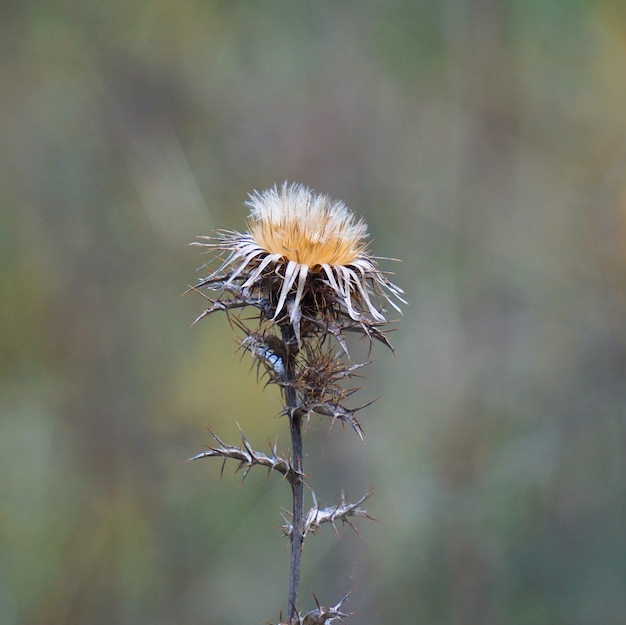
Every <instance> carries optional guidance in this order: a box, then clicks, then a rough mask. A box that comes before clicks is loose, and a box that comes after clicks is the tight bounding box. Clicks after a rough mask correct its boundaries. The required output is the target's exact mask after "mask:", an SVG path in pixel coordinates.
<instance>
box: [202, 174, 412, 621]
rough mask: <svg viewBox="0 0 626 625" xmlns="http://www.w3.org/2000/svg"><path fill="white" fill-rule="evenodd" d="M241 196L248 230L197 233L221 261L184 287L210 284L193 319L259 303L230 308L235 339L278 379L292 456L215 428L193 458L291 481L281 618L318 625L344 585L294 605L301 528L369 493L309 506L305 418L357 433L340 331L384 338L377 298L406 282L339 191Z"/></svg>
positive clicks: (349, 512)
mask: <svg viewBox="0 0 626 625" xmlns="http://www.w3.org/2000/svg"><path fill="white" fill-rule="evenodd" d="M246 204H247V205H248V206H249V207H250V215H249V218H248V229H247V231H246V232H244V233H241V232H233V231H220V232H219V233H218V234H217V236H215V237H200V239H201V240H200V241H198V242H196V243H195V245H200V246H203V247H206V248H208V251H209V253H210V254H211V260H210V261H209V263H207V264H206V265H204V267H208V266H212V265H213V263H216V262H217V263H218V264H219V266H218V268H217V269H215V270H213V271H212V272H211V273H210V274H209V276H208V277H206V278H204V279H202V280H200V282H199V283H198V284H197V285H196V286H195V287H192V289H191V290H195V291H198V290H199V289H205V288H206V289H209V290H212V291H217V292H218V296H217V297H216V298H215V299H212V298H211V297H208V296H206V295H205V297H206V299H207V300H209V302H210V304H209V307H208V308H206V310H204V311H203V312H202V314H201V315H200V316H199V317H198V318H197V319H196V321H198V320H199V319H202V318H203V317H206V316H208V315H210V314H212V313H214V312H218V311H226V312H229V311H231V310H236V309H242V308H246V307H254V308H256V309H257V310H258V311H259V315H258V319H256V320H255V321H256V322H255V323H253V324H252V327H249V326H248V323H249V321H250V320H249V319H245V320H244V319H243V318H242V317H241V316H240V315H237V314H234V315H231V316H229V318H230V320H231V322H232V323H234V325H236V326H237V327H238V328H239V330H240V331H241V332H242V333H243V335H244V338H243V340H242V341H241V348H242V349H243V350H246V351H248V352H249V353H250V354H251V355H252V357H253V359H254V361H255V362H256V364H257V366H258V368H259V370H260V371H261V372H262V373H263V374H265V375H266V379H267V383H268V384H276V385H278V387H279V388H280V390H281V397H282V400H283V410H282V414H283V415H285V416H287V418H288V420H289V431H290V435H291V455H290V456H287V457H284V456H281V455H280V453H279V452H278V449H277V443H275V444H274V445H273V446H272V448H271V453H270V454H269V455H268V454H264V453H262V452H259V451H256V450H255V449H253V447H252V445H251V444H250V442H249V441H248V439H247V438H246V437H245V435H244V434H243V432H242V433H241V437H242V443H241V445H227V444H226V443H224V442H222V440H221V439H220V438H218V437H217V435H215V434H213V437H214V439H215V441H216V444H214V445H212V446H210V447H209V449H208V450H207V451H205V452H203V453H201V454H197V455H196V456H194V458H214V457H216V458H221V459H222V461H223V462H226V461H227V460H235V461H236V462H237V466H238V468H239V469H241V470H242V471H243V472H244V477H245V475H247V473H248V471H250V469H251V468H252V467H254V466H262V467H266V468H267V469H268V470H269V471H278V472H279V473H281V474H282V475H283V477H284V478H285V479H286V480H287V481H288V482H289V483H290V485H291V489H292V502H293V505H292V513H291V514H290V517H289V521H288V522H287V524H286V525H285V526H283V531H284V534H285V535H286V536H287V537H288V538H289V541H290V542H291V560H290V574H289V595H288V600H287V606H288V614H287V620H286V621H283V620H282V618H281V623H288V624H289V625H296V624H297V625H316V624H318V625H321V624H323V623H326V622H328V623H330V622H331V621H333V620H341V618H345V617H347V616H349V614H344V613H343V612H342V611H341V606H342V604H343V602H344V601H345V600H346V598H347V596H346V597H344V598H343V599H342V600H341V601H340V602H339V603H338V604H337V605H335V606H334V607H333V608H323V607H322V606H321V605H320V604H319V603H318V602H317V600H316V603H317V608H315V609H313V610H311V611H309V612H307V613H304V614H303V613H300V612H299V611H298V609H297V600H298V589H299V583H300V567H301V557H302V547H303V543H304V539H305V537H306V536H307V535H308V534H309V533H314V531H315V530H316V529H317V528H319V527H320V525H321V524H322V523H329V524H331V525H332V526H333V527H336V523H337V522H338V521H341V522H342V523H347V524H348V525H349V526H350V527H354V526H353V525H352V520H353V519H354V518H359V517H360V518H371V517H370V516H369V515H368V514H367V512H366V511H365V510H363V509H362V508H361V504H362V503H363V502H364V501H365V500H366V499H367V498H368V497H369V494H370V493H368V494H367V495H364V496H363V497H361V498H360V499H358V500H357V501H355V502H352V503H350V502H349V501H347V500H346V498H345V496H344V495H343V494H342V498H341V501H340V502H339V503H338V504H337V505H335V506H330V507H325V508H322V507H321V506H319V505H318V503H317V500H316V499H315V496H314V495H313V500H314V501H313V507H312V508H310V510H309V511H308V512H307V513H305V508H304V496H305V485H307V484H308V476H307V474H306V473H305V472H304V469H303V458H304V453H303V437H302V434H303V424H306V423H308V421H309V419H310V417H311V415H317V416H319V417H322V418H328V419H330V421H331V424H332V423H335V422H336V421H339V422H341V423H342V424H345V425H349V426H350V427H351V428H352V429H353V430H354V431H356V433H357V434H358V435H359V436H360V437H361V438H363V430H362V428H361V425H360V424H359V422H358V421H357V419H356V416H355V414H356V413H357V411H359V410H361V409H362V408H364V407H365V406H361V407H359V408H352V407H349V406H347V405H346V402H347V401H350V402H351V401H352V399H351V398H352V395H353V393H354V392H355V391H356V390H357V389H355V388H350V387H349V386H346V383H347V382H349V381H350V380H351V379H352V378H353V377H360V376H359V372H360V369H361V367H363V364H355V363H353V362H352V360H351V359H350V357H349V355H348V349H347V345H346V340H345V333H346V332H347V331H356V332H360V333H362V334H364V335H365V336H367V337H369V338H370V339H372V338H375V339H378V340H380V341H382V342H384V343H385V344H386V345H389V343H388V341H387V338H386V336H385V333H384V329H385V325H386V323H387V319H386V313H387V311H386V309H385V307H386V306H387V305H390V306H392V307H393V308H395V309H396V310H398V311H399V308H398V305H397V303H396V302H403V303H404V300H403V299H402V289H400V288H399V287H397V286H396V285H395V284H393V283H391V282H390V281H389V280H388V279H387V277H386V276H385V274H384V273H383V272H382V271H381V269H380V268H379V267H378V264H377V260H379V259H377V258H376V257H374V256H372V255H371V254H370V253H369V251H368V245H367V227H366V225H365V222H364V221H362V220H359V219H356V218H355V217H354V216H353V215H352V213H351V212H350V211H349V210H348V209H347V208H346V206H345V205H344V204H343V203H342V202H340V201H336V200H332V199H331V198H329V197H328V196H326V195H318V194H316V193H314V192H313V191H311V190H310V189H308V188H306V187H304V186H302V185H298V184H289V183H286V182H285V183H284V184H283V185H282V186H281V187H277V186H274V187H272V188H271V189H268V190H266V191H262V192H254V193H253V194H251V195H250V197H249V200H248V202H246ZM204 267H203V268H204ZM203 295H204V294H203ZM394 300H395V301H394ZM333 339H335V340H336V341H337V342H338V343H339V345H340V346H341V348H342V349H343V352H342V351H341V350H338V349H337V343H336V342H335V340H333ZM366 405H369V404H366ZM222 468H223V465H222Z"/></svg>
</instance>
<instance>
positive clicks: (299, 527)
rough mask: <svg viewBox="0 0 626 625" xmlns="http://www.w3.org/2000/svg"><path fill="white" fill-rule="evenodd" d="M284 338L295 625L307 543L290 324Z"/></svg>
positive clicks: (290, 608) (290, 611) (290, 605)
mask: <svg viewBox="0 0 626 625" xmlns="http://www.w3.org/2000/svg"><path fill="white" fill-rule="evenodd" d="M280 331H281V338H282V340H283V343H284V344H285V347H286V348H287V358H286V360H287V362H286V363H285V370H286V383H285V386H284V389H285V404H286V405H285V408H286V411H287V415H288V416H289V430H290V432H291V450H292V455H293V459H292V463H293V468H294V470H295V471H296V475H298V477H297V478H296V479H294V480H291V491H292V496H293V510H292V512H293V519H292V522H293V530H292V532H291V563H290V571H289V598H288V600H287V622H288V623H291V622H292V621H293V620H295V619H296V617H297V616H298V611H297V602H298V589H299V586H300V565H301V562H302V546H303V543H304V481H303V480H302V477H300V476H301V475H302V474H303V471H302V455H303V453H302V415H300V414H298V412H297V411H296V408H297V397H296V390H295V386H294V384H293V382H294V380H295V358H296V352H295V351H294V346H295V345H296V342H295V338H296V337H295V333H294V330H293V327H292V326H291V325H290V324H285V325H282V326H281V328H280Z"/></svg>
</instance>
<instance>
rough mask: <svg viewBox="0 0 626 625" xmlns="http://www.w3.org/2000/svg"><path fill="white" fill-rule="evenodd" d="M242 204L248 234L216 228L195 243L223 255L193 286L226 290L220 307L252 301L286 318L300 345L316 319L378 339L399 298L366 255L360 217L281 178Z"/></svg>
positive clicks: (399, 292) (334, 329) (336, 330)
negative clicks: (227, 295) (245, 209)
mask: <svg viewBox="0 0 626 625" xmlns="http://www.w3.org/2000/svg"><path fill="white" fill-rule="evenodd" d="M246 204H247V205H248V206H249V207H250V209H251V210H250V216H249V219H248V231H247V232H245V233H241V232H232V231H221V232H219V233H218V236H216V237H199V238H200V239H202V241H198V242H196V243H195V245H200V246H204V247H208V248H210V250H212V251H214V252H215V253H216V254H218V255H219V256H220V258H221V259H222V263H221V265H220V266H219V268H218V269H217V270H215V271H214V272H213V273H211V275H209V276H208V277H207V278H205V279H204V280H202V281H201V282H200V283H199V284H198V285H197V288H198V287H209V288H211V289H222V290H224V291H226V292H229V293H231V294H232V296H233V300H232V301H230V302H229V303H227V304H225V302H223V301H222V305H224V304H225V305H226V307H236V306H247V305H251V306H256V307H257V308H259V309H260V310H261V313H262V315H263V317H264V318H265V319H268V320H272V321H276V322H285V321H287V322H288V323H290V324H291V325H292V326H293V328H294V332H295V335H296V337H297V339H298V342H300V339H301V326H302V325H306V327H305V328H304V329H303V330H302V333H303V334H306V332H307V331H308V329H309V327H310V326H311V324H312V326H316V324H319V323H320V322H324V323H326V324H327V327H329V328H330V331H331V332H333V333H334V334H335V335H337V334H341V333H342V332H343V330H345V329H349V328H353V327H355V326H356V327H357V328H359V329H360V330H362V331H364V332H365V333H367V334H368V335H371V334H373V335H374V336H376V337H377V338H381V337H380V336H378V334H379V333H378V332H377V330H376V328H377V326H378V325H381V324H384V323H385V321H386V318H385V309H384V306H385V305H386V304H387V303H388V304H390V305H391V306H393V307H394V308H395V309H396V310H398V311H399V308H398V306H397V304H396V303H395V302H394V301H393V298H395V299H396V300H398V301H400V302H404V300H403V299H402V290H401V289H400V288H399V287H397V286H396V285H394V284H393V283H391V282H390V281H389V280H388V279H387V278H386V277H385V275H384V274H383V272H382V271H381V270H380V269H379V267H378V265H377V263H376V261H377V260H378V259H377V258H375V257H374V256H371V255H370V254H369V253H368V248H367V241H366V239H367V226H366V225H365V222H364V221H362V220H357V219H355V217H354V216H353V215H352V213H351V212H350V211H349V210H348V209H347V208H346V206H345V205H344V204H343V202H341V201H338V200H333V199H331V198H330V197H328V196H326V195H318V194H316V193H314V192H313V191H311V190H310V189H308V188H307V187H304V186H302V185H299V184H289V183H287V182H285V183H283V185H282V186H281V187H277V186H274V187H272V188H271V189H268V190H266V191H262V192H254V193H252V194H251V195H250V196H249V200H248V201H247V202H246ZM211 312H212V311H211ZM202 316H204V315H202ZM307 324H308V325H307Z"/></svg>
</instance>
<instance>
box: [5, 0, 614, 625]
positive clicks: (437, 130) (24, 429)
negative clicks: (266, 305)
mask: <svg viewBox="0 0 626 625" xmlns="http://www.w3.org/2000/svg"><path fill="white" fill-rule="evenodd" d="M0 13H1V15H0V53H1V56H0V80H1V83H2V85H3V89H2V92H3V95H2V107H1V108H0V137H1V138H2V145H3V147H4V149H3V150H2V151H1V152H0V183H1V186H2V189H3V193H2V195H1V196H0V202H1V208H0V261H1V262H0V295H1V306H0V321H1V324H2V328H3V331H2V332H1V333H0V376H1V377H0V551H1V552H2V554H3V558H2V559H1V560H0V615H2V619H1V622H2V623H3V624H4V623H6V624H7V625H12V624H20V625H30V624H31V623H32V624H33V625H34V624H35V623H37V624H41V623H50V624H53V623H54V624H55V625H61V624H63V623H68V624H69V623H78V622H80V623H89V624H90V625H95V624H97V623H103V624H105V623H106V624H107V625H110V624H111V623H132V622H152V623H155V625H158V624H163V625H165V624H170V623H176V624H178V625H181V624H184V623H200V622H206V623H218V622H220V623H242V622H260V620H261V619H263V618H268V619H274V620H276V619H277V617H278V614H277V613H278V608H279V607H280V606H281V605H283V602H284V600H285V596H286V588H287V568H288V550H287V548H286V545H285V543H284V541H283V542H281V541H280V540H278V539H277V536H278V535H279V532H278V531H277V530H276V528H275V526H276V525H279V524H280V523H281V520H280V514H279V508H280V506H288V505H289V497H288V492H287V491H288V489H287V488H286V486H285V484H284V483H282V482H280V481H279V480H276V479H273V478H272V479H270V480H269V481H265V476H263V475H258V476H257V475H251V476H250V477H249V478H248V481H247V482H246V483H245V485H244V486H243V487H242V488H237V487H236V485H237V484H238V483H239V479H240V478H239V477H238V476H235V477H233V476H232V468H231V469H229V468H228V467H227V469H226V471H225V475H224V478H223V479H222V481H219V466H218V465H217V464H214V465H212V464H211V463H209V462H207V463H191V464H185V463H184V460H185V459H186V458H188V457H189V456H191V455H193V454H194V453H197V452H198V451H200V450H201V449H202V448H203V446H204V445H205V444H207V443H209V442H210V437H209V435H208V432H207V431H206V430H205V427H204V426H205V425H209V426H210V427H211V428H212V429H213V430H215V431H216V432H218V433H219V434H220V435H221V436H223V437H224V439H225V440H227V441H229V442H235V441H236V440H237V436H238V434H237V430H236V427H235V422H237V421H238V422H239V423H240V424H241V426H242V427H243V429H244V430H245V431H246V433H247V434H248V436H249V437H250V439H251V441H252V442H253V443H254V444H255V445H256V446H257V447H260V448H263V445H265V441H266V440H267V439H268V438H269V439H273V438H274V436H275V435H276V433H278V434H279V436H280V439H279V440H280V444H281V445H284V446H286V445H287V438H288V437H287V431H286V428H285V422H284V419H274V416H275V415H276V413H277V412H278V410H279V402H278V399H277V398H276V396H275V395H273V394H272V390H271V389H268V390H267V391H265V392H261V386H260V385H258V384H257V382H256V380H255V374H254V372H253V371H252V372H251V371H249V361H248V359H247V358H245V357H244V358H243V360H242V361H240V358H239V355H238V354H235V349H236V343H235V341H234V337H233V335H232V332H231V330H230V328H229V326H228V324H227V322H226V320H225V319H217V318H215V319H211V320H209V321H203V322H202V323H201V324H199V325H198V326H196V327H194V328H192V329H190V328H189V327H188V326H189V323H190V322H191V321H192V320H193V319H194V318H195V316H196V315H197V314H198V312H199V311H200V310H201V309H202V305H203V302H202V301H201V300H200V298H198V297H197V296H194V295H193V294H191V295H187V296H186V297H184V298H182V299H181V298H180V297H179V295H180V294H181V293H182V292H183V291H184V290H185V288H186V285H187V284H189V283H193V282H194V281H195V274H194V269H195V268H196V267H197V266H199V265H201V264H202V258H201V257H198V255H197V252H194V251H193V249H190V248H188V247H187V243H188V242H189V241H191V240H193V238H194V237H195V236H196V235H198V234H207V233H209V232H210V231H211V230H212V229H213V228H233V229H241V228H243V227H244V219H245V215H246V212H245V209H244V207H243V206H242V202H243V200H244V199H245V197H246V193H247V192H248V191H250V190H252V189H253V188H264V187H266V186H269V185H271V184H273V183H274V182H281V181H282V180H284V179H289V180H296V181H299V182H302V183H304V184H307V185H311V186H313V187H315V188H316V189H317V190H319V191H321V192H325V193H329V194H331V195H334V196H336V197H338V198H341V199H343V200H344V201H346V203H347V204H348V205H349V206H350V207H351V208H352V209H353V210H354V211H355V212H356V213H358V214H359V215H362V216H363V217H365V218H366V220H367V221H368V223H369V225H370V230H371V232H372V235H373V249H374V252H375V253H376V254H379V255H381V256H391V257H398V258H401V259H402V260H403V262H402V264H400V265H395V264H394V265H392V266H390V267H389V268H390V269H392V270H394V271H396V272H397V275H396V278H395V281H396V282H397V283H398V284H401V285H402V286H403V287H404V288H405V290H406V292H407V296H408V299H409V300H410V302H411V305H410V307H408V308H407V310H406V313H405V316H404V318H403V319H402V320H401V321H400V323H399V324H398V329H397V331H396V332H395V333H394V334H393V336H392V339H393V341H394V343H395V345H396V347H397V357H395V358H393V357H391V356H390V354H387V353H384V351H383V350H382V349H378V350H376V351H375V352H374V357H375V362H374V364H373V365H371V366H370V367H369V370H368V371H367V379H366V382H365V389H364V391H363V394H362V395H361V399H362V400H363V402H364V401H366V400H367V399H371V398H374V397H376V396H381V399H380V401H379V402H378V403H377V404H375V405H374V406H373V407H371V408H369V409H368V410H367V411H366V414H364V425H365V427H366V432H367V440H366V445H365V446H362V445H361V443H360V442H359V441H358V440H355V437H354V436H352V435H351V434H350V433H348V432H342V431H341V430H340V429H339V428H336V429H335V430H333V431H332V433H331V434H330V435H329V434H327V427H326V424H325V423H312V424H311V428H312V429H311V431H310V432H309V434H308V436H307V442H306V444H307V448H308V453H309V456H308V458H307V467H308V470H309V473H310V474H311V475H312V480H313V482H314V484H315V488H316V492H317V494H318V496H319V497H320V498H321V500H322V502H323V503H324V504H329V503H331V502H332V501H334V500H335V499H337V498H338V497H339V495H340V491H341V488H345V489H346V490H347V494H348V495H349V496H355V497H356V496H359V495H360V494H362V493H363V492H365V491H366V490H367V489H368V488H369V487H370V486H371V485H374V486H375V489H376V490H375V494H374V497H373V498H372V499H371V500H370V502H369V504H370V505H369V510H370V511H371V513H372V514H373V515H374V516H375V517H376V518H377V519H378V522H377V523H369V524H366V525H365V526H363V525H362V524H361V525H360V526H359V527H360V529H361V531H362V533H363V536H364V540H359V539H358V538H356V537H355V536H353V535H351V534H350V533H349V532H346V533H345V534H344V533H342V535H341V537H340V538H339V539H338V538H336V537H335V535H334V534H333V533H332V531H325V532H323V533H322V534H321V535H320V536H318V537H313V538H311V540H310V541H309V542H308V543H307V546H306V548H305V557H304V564H305V571H304V574H303V591H302V602H303V605H305V606H306V607H310V605H311V604H312V600H311V595H310V592H311V591H312V590H314V591H315V592H316V593H317V595H318V596H319V597H320V598H321V599H322V600H323V601H324V602H332V601H335V600H338V599H339V598H340V597H341V596H342V595H343V594H344V593H345V592H346V591H347V590H349V589H350V588H352V589H353V590H354V592H353V595H352V597H351V599H350V602H349V605H348V609H350V610H356V611H357V612H358V615H357V616H355V617H354V621H355V622H357V621H358V622H360V623H377V622H416V623H450V624H455V623H458V624H462V625H471V624H472V623H480V624H481V625H488V624H489V623H493V624H497V625H501V624H502V623H510V624H512V625H515V624H520V625H531V624H535V623H537V624H542V625H543V624H544V623H555V624H557V623H567V624H568V625H576V624H580V625H586V624H587V623H590V622H593V623H598V624H601V625H614V624H615V625H618V624H620V623H621V622H622V621H623V614H624V613H625V612H626V601H625V597H626V592H625V591H626V540H625V538H624V524H625V522H626V514H625V507H626V504H625V502H626V479H625V475H626V463H625V457H626V436H625V425H626V424H625V408H624V407H625V406H626V391H625V389H626V385H625V383H624V380H625V378H626V332H625V329H624V319H625V318H626V314H625V313H626V289H625V282H624V275H625V269H626V267H625V265H626V245H625V235H626V186H625V183H624V181H625V180H626V177H625V173H626V142H625V139H626V137H625V134H624V128H625V127H626V125H625V121H626V119H625V113H624V111H626V83H624V81H623V80H621V78H620V77H621V76H622V75H623V74H624V70H625V69H626V68H625V65H626V11H625V10H624V5H623V3H621V2H618V1H611V0H604V1H603V0H598V1H592V0H586V1H583V0H580V1H577V2H559V1H557V0H549V1H547V2H519V1H517V0H507V1H503V2H495V1H493V0H484V1H483V2H475V3H472V2H464V1H462V0H450V1H448V2H443V3H439V2H422V3H412V2H409V1H408V0H404V1H403V0H394V1H392V2H387V3H381V2H375V1H373V0H369V1H367V2H362V3H358V4H357V3H337V2H331V1H323V2H317V3H293V2H288V1H287V0H273V1H269V0H268V1H267V2H262V3H258V2H244V1H242V2H217V1H213V2H198V1H189V2H186V3H184V4H182V5H180V4H177V5H175V4H174V3H170V2H162V1H159V2H152V3H147V2H139V1H135V2H130V3H123V2H110V3H104V4H103V3H95V2H85V3H81V4H77V3H72V2H57V3H54V4H53V5H52V4H49V3H44V2H41V1H37V0H33V1H31V2H29V3H18V2H5V3H4V4H3V6H2V8H1V9H0ZM359 401H360V400H359ZM283 607H285V606H283Z"/></svg>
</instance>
